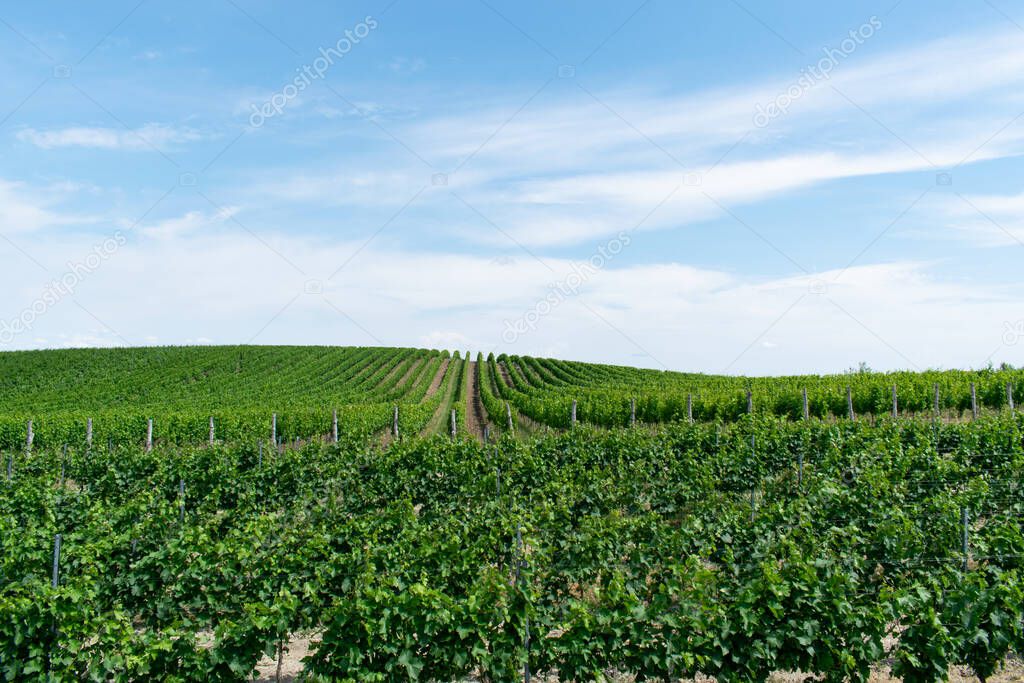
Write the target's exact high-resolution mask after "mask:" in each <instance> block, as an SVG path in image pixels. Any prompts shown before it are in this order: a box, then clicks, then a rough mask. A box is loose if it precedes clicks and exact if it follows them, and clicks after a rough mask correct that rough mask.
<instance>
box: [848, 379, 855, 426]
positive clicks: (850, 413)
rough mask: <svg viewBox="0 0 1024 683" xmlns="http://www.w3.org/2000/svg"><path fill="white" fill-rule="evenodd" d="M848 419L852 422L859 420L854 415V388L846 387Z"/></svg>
mask: <svg viewBox="0 0 1024 683" xmlns="http://www.w3.org/2000/svg"><path fill="white" fill-rule="evenodd" d="M846 417H847V418H849V419H850V420H855V419H857V416H856V415H854V414H853V387H846Z"/></svg>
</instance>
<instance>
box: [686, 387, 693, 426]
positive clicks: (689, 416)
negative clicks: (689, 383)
mask: <svg viewBox="0 0 1024 683" xmlns="http://www.w3.org/2000/svg"><path fill="white" fill-rule="evenodd" d="M686 421H687V422H689V423H690V424H693V394H687V395H686Z"/></svg>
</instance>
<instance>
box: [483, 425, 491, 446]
mask: <svg viewBox="0 0 1024 683" xmlns="http://www.w3.org/2000/svg"><path fill="white" fill-rule="evenodd" d="M490 442H491V425H489V424H486V425H484V443H485V444H489V443H490Z"/></svg>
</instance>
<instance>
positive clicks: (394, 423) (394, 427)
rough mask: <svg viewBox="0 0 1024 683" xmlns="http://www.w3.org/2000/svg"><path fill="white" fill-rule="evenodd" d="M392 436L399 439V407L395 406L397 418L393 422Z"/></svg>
mask: <svg viewBox="0 0 1024 683" xmlns="http://www.w3.org/2000/svg"><path fill="white" fill-rule="evenodd" d="M391 434H392V435H393V436H394V437H395V438H396V439H397V438H398V406H395V416H394V418H393V419H392V421H391Z"/></svg>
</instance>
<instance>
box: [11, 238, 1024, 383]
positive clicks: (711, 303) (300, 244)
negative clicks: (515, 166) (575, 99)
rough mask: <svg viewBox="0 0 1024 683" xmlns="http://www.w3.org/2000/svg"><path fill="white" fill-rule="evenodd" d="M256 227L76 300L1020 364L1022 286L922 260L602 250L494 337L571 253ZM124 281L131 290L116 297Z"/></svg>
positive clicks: (233, 335) (66, 252) (430, 327)
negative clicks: (761, 265) (521, 326)
mask: <svg viewBox="0 0 1024 683" xmlns="http://www.w3.org/2000/svg"><path fill="white" fill-rule="evenodd" d="M264 240H265V241H266V242H267V243H268V244H269V245H270V247H271V248H268V247H267V246H266V245H265V244H262V243H261V242H260V241H258V240H256V239H254V238H252V237H251V236H250V235H247V234H245V233H243V232H242V231H235V232H232V231H230V230H219V231H216V232H202V231H201V232H195V233H192V234H191V235H188V236H184V237H181V238H179V239H174V240H168V241H167V242H166V243H164V244H162V245H161V248H160V249H159V250H154V249H148V248H146V245H145V243H144V242H140V243H131V244H128V245H126V246H124V247H122V249H121V250H119V252H118V254H117V255H116V257H114V258H112V259H110V260H109V261H107V262H105V263H104V264H103V266H102V267H101V268H99V269H98V270H97V272H95V273H94V274H92V275H91V276H90V280H89V287H88V290H83V291H82V293H81V295H80V296H81V297H82V300H81V301H82V303H83V305H84V306H86V308H87V309H88V310H89V311H90V312H92V313H93V314H95V315H96V316H97V317H98V318H99V319H101V320H103V321H104V323H106V324H109V325H110V326H111V328H113V329H115V330H117V333H118V334H120V335H122V336H123V337H125V338H127V339H128V340H129V341H131V342H132V343H137V344H142V343H145V339H146V338H147V337H150V336H154V335H155V336H158V337H159V338H160V339H161V340H162V341H163V342H164V343H180V342H183V341H185V340H186V339H196V338H198V337H199V336H202V337H206V338H210V339H218V340H221V339H223V340H235V341H241V342H245V341H248V340H250V339H253V340H254V341H256V342H257V343H303V344H309V343H331V344H366V343H380V342H383V343H386V344H408V343H410V341H411V340H419V341H420V343H423V344H425V345H431V346H434V345H444V346H452V347H454V348H460V349H461V348H463V347H467V346H468V347H469V348H470V349H472V350H473V351H474V352H475V351H477V350H482V351H484V352H488V351H491V350H494V351H495V352H501V351H508V352H515V353H524V354H551V355H561V356H570V357H574V358H583V359H592V360H603V361H611V362H621V363H627V364H642V365H648V366H653V367H660V364H664V365H667V366H668V367H671V368H676V369H700V370H702V371H721V370H725V369H728V370H729V371H730V372H737V373H740V372H750V371H756V372H761V373H764V372H768V373H772V372H798V371H808V372H810V371H837V370H842V369H844V368H846V367H850V366H851V365H856V363H857V362H858V361H861V360H863V361H867V362H868V363H869V364H870V365H871V366H872V367H875V368H897V367H914V366H917V367H932V366H981V365H984V364H985V362H986V361H987V359H988V358H989V356H988V355H987V354H989V353H990V352H992V351H996V352H997V353H995V354H994V355H993V356H991V357H992V358H993V360H994V361H995V362H997V363H998V362H1001V361H1003V360H1006V361H1008V362H1013V363H1019V362H1021V361H1024V356H1022V355H1021V354H1024V346H1019V347H1008V346H1004V345H1003V344H1002V341H1001V340H1002V335H1003V332H1004V329H1005V324H1006V322H1007V321H1008V320H1018V319H1020V318H1024V308H1022V307H1021V304H1020V302H1021V301H1022V300H1024V296H1022V294H1024V292H1022V291H1021V285H1020V284H1019V283H1017V284H1013V285H983V284H980V283H964V282H962V281H950V280H946V279H944V278H943V277H942V276H941V275H940V274H939V272H938V271H937V269H936V267H935V264H931V263H925V262H915V261H898V262H892V263H875V264H866V265H861V266H855V267H853V268H850V269H848V270H846V271H842V272H838V271H823V272H814V273H811V274H808V275H804V274H801V275H800V276H798V277H781V278H768V279H764V278H756V277H747V276H742V275H738V274H736V273H731V272H727V271H725V270H721V269H715V268H699V267H694V266H691V265H686V264H683V263H678V262H673V261H668V260H666V261H664V262H661V263H649V264H644V265H630V266H619V265H617V264H615V263H612V264H611V265H610V266H609V267H607V268H605V269H603V270H601V271H599V272H597V273H595V274H594V275H593V276H592V277H591V278H589V279H588V280H587V281H586V282H585V283H584V284H583V286H581V287H580V288H579V295H578V296H570V297H568V298H566V299H565V300H564V301H563V302H562V303H561V304H560V305H558V306H556V307H554V308H553V309H552V310H550V312H549V313H547V314H546V315H544V316H542V317H541V319H540V320H539V321H538V323H537V325H536V328H535V329H534V330H533V331H531V332H529V333H528V334H526V335H524V336H522V337H521V338H520V339H518V340H517V341H516V342H514V343H505V342H504V341H503V340H502V332H503V330H504V329H505V321H506V320H514V319H516V318H518V317H520V316H522V315H523V314H524V313H526V312H527V311H529V310H533V309H534V308H535V306H536V304H537V302H538V301H539V300H540V299H541V298H542V297H544V296H545V295H546V294H548V293H549V292H550V291H551V282H552V281H553V280H556V279H558V278H560V277H565V276H566V275H568V274H569V273H571V272H573V264H572V262H570V261H568V260H565V259H545V262H546V263H547V266H549V267H550V270H549V268H548V267H546V266H545V265H544V264H541V263H539V262H538V261H536V260H534V259H529V258H524V259H518V260H507V261H502V262H501V263H496V262H495V260H494V259H493V258H490V257H488V256H483V255H468V254H455V253H448V252H422V251H413V250H393V249H384V248H375V247H374V246H373V245H371V246H370V247H368V248H366V249H365V250H363V251H362V252H361V253H360V254H359V256H358V257H356V258H355V259H353V260H351V262H349V263H348V265H347V266H346V267H345V268H343V269H342V270H341V271H340V272H339V273H338V274H337V276H336V277H334V278H333V279H328V278H327V276H328V275H329V274H330V273H331V272H333V271H334V269H335V268H337V264H338V263H341V262H344V261H346V260H347V259H348V257H349V256H351V254H352V253H353V251H354V250H355V249H357V248H358V247H359V246H360V245H361V242H358V241H353V242H344V243H339V242H337V241H320V240H312V239H299V238H294V237H292V238H287V239H286V238H283V237H281V238H275V237H273V236H270V235H267V236H264ZM43 247H45V248H46V249H47V250H48V251H50V252H52V253H53V255H54V257H55V258H57V257H60V258H68V259H72V258H74V257H75V254H76V251H82V250H87V245H85V244H82V245H77V246H76V244H75V243H74V242H73V241H65V242H62V243H50V242H47V243H46V244H44V245H42V246H41V248H43ZM279 253H280V254H284V255H286V256H287V257H288V259H289V260H290V261H291V262H292V263H294V264H299V267H300V268H301V271H302V272H298V271H296V270H295V269H294V268H292V267H291V266H289V265H288V264H286V263H285V262H284V261H283V260H282V258H281V256H280V255H279ZM32 269H33V266H32V265H31V264H27V263H23V262H22V261H20V260H18V259H12V260H11V261H10V263H9V267H8V268H6V269H5V270H4V271H3V272H0V286H2V287H4V289H5V291H8V292H10V293H11V297H9V299H10V301H9V303H8V305H9V306H11V307H13V308H16V307H17V306H19V305H24V303H20V304H19V301H18V298H19V296H22V295H23V296H25V297H31V296H34V295H35V289H34V288H33V287H26V286H25V285H24V284H23V283H24V282H26V281H32V280H33V278H35V279H38V277H39V275H38V273H33V272H32ZM311 279H320V280H321V281H323V284H324V286H323V290H322V294H321V293H319V288H314V289H310V288H308V287H307V286H306V285H307V283H308V281H309V280H311ZM820 283H824V286H819V285H820ZM126 290H130V291H132V292H133V297H131V298H130V299H126V298H125V297H123V296H122V295H121V294H120V293H123V292H124V291H126ZM76 296H79V295H77V294H76ZM137 301H146V302H148V305H149V306H150V308H151V309H152V310H169V311H174V310H187V311H189V320H190V323H189V326H188V328H187V330H183V329H181V328H180V326H179V324H178V322H179V321H178V320H177V319H175V318H174V317H171V318H168V320H167V321H165V322H166V324H164V321H160V320H156V319H154V318H153V316H148V315H143V316H140V315H139V311H138V306H137V305H136V303H135V302H137ZM339 311H342V312H343V313H339ZM87 318H88V316H85V315H84V314H82V312H81V310H80V309H79V308H78V307H76V306H63V307H60V308H55V309H54V310H52V311H51V312H49V313H47V315H46V316H44V317H42V318H41V319H40V320H39V321H38V324H37V326H36V328H35V329H34V333H36V334H37V335H38V336H39V337H40V338H45V339H55V338H57V334H59V333H61V332H66V331H68V330H80V329H83V327H84V326H90V327H94V326H95V322H94V321H90V320H88V319H87ZM926 339H930V340H941V343H939V342H936V343H922V340H926ZM826 340H827V343H826ZM19 341H20V340H19ZM765 341H768V342H770V343H769V344H768V345H765V344H763V342H765ZM634 342H635V343H634ZM24 343H25V344H27V345H32V343H33V342H32V341H31V340H30V339H26V340H24ZM636 354H641V355H639V356H638V355H636ZM642 354H649V356H643V355H642Z"/></svg>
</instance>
